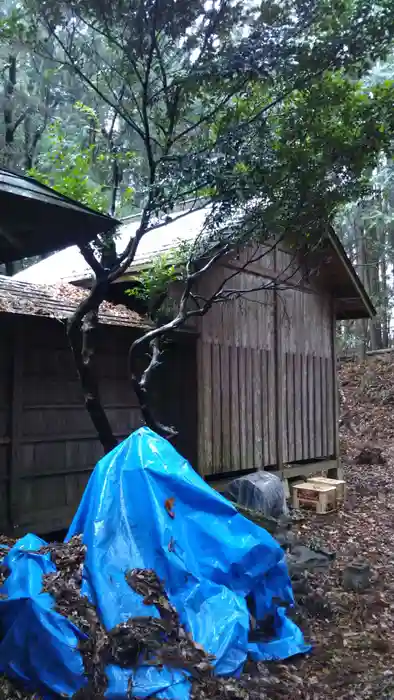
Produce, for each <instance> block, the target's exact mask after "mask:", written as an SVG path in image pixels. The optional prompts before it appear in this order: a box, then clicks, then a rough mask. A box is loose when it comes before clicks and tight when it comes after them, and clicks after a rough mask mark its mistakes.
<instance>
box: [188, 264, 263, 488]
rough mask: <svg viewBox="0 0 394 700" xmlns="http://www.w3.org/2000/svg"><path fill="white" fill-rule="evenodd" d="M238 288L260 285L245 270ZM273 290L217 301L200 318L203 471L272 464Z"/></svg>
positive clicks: (220, 273) (213, 281)
mask: <svg viewBox="0 0 394 700" xmlns="http://www.w3.org/2000/svg"><path fill="white" fill-rule="evenodd" d="M228 273H229V270H224V269H223V268H218V269H217V270H216V271H215V274H214V275H212V276H211V277H210V278H209V279H206V280H205V283H204V294H209V293H210V292H211V291H213V290H214V289H215V288H216V285H217V284H218V283H220V279H223V277H224V276H227V275H228ZM231 286H232V288H234V289H248V288H253V287H255V286H256V280H255V277H254V275H251V274H249V273H246V272H242V273H240V274H239V275H237V276H236V277H234V279H233V280H232V282H231ZM273 299H274V297H273V292H272V290H270V291H262V292H250V293H248V294H246V295H245V296H242V297H241V298H239V299H236V300H234V301H231V302H230V303H228V304H218V305H215V306H214V307H213V308H212V309H211V311H210V312H209V313H208V314H207V315H206V316H205V317H204V318H203V319H202V321H201V323H200V327H199V330H200V338H199V341H198V351H197V366H198V387H199V403H198V406H199V459H198V464H199V470H200V471H201V472H202V473H203V474H204V475H213V474H219V473H225V472H229V471H240V470H245V469H251V468H253V467H256V466H257V467H263V466H267V465H273V464H275V462H276V439H275V402H274V400H273V397H274V392H275V367H274V354H273V339H274V315H273Z"/></svg>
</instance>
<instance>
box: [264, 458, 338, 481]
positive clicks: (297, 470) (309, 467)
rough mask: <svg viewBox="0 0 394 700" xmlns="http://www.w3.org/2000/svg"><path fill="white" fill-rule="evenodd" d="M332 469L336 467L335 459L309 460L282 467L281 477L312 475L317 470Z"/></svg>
mask: <svg viewBox="0 0 394 700" xmlns="http://www.w3.org/2000/svg"><path fill="white" fill-rule="evenodd" d="M333 469H335V470H337V469H338V461H337V460H336V459H327V460H324V459H322V460H320V461H318V462H310V463H309V464H293V465H289V466H286V467H285V468H284V469H283V478H284V479H291V478H293V477H297V476H302V477H304V476H305V477H307V476H313V475H314V474H317V473H318V472H328V471H331V470H333ZM274 473H275V472H274Z"/></svg>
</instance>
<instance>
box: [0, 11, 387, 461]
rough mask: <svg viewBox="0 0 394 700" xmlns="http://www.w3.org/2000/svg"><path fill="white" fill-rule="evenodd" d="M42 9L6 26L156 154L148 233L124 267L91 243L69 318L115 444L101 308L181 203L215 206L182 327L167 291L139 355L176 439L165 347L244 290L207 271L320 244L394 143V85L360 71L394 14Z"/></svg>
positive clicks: (185, 283) (146, 172) (378, 49)
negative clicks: (156, 377) (161, 381)
mask: <svg viewBox="0 0 394 700" xmlns="http://www.w3.org/2000/svg"><path fill="white" fill-rule="evenodd" d="M29 8H30V12H31V14H30V15H29V16H28V18H27V19H26V18H25V17H24V16H23V15H22V16H19V15H18V13H14V14H13V15H12V16H10V17H9V18H8V20H7V21H6V22H4V23H3V32H4V33H5V34H7V33H8V35H9V36H10V37H15V36H18V37H19V41H20V42H22V43H23V44H24V45H27V46H29V47H30V48H31V50H34V52H35V53H36V55H37V56H40V57H41V58H44V59H45V60H50V61H52V62H53V65H55V66H57V67H58V68H59V69H60V68H62V69H64V71H66V72H67V74H70V73H71V74H72V75H73V76H74V77H75V78H78V80H79V81H80V85H81V86H83V88H84V91H85V92H86V95H88V98H87V99H84V100H83V102H84V103H85V104H86V103H88V104H90V103H91V101H92V100H98V101H99V102H100V104H101V106H105V109H106V110H107V118H106V119H105V120H104V122H102V124H103V127H104V130H105V133H106V134H107V133H108V128H110V129H111V125H112V124H113V127H112V128H113V131H112V136H114V135H115V132H116V134H118V133H122V132H123V129H124V130H125V132H126V133H127V134H128V137H129V138H130V142H131V141H132V139H133V140H134V143H135V151H136V152H137V153H138V154H141V160H140V167H139V169H138V173H135V174H134V175H133V177H134V178H135V183H136V186H135V193H136V199H138V202H140V203H141V205H142V213H141V220H140V225H139V228H138V230H137V232H136V233H135V235H134V236H133V237H132V238H131V239H130V241H129V242H128V244H127V246H126V248H125V250H124V251H123V253H122V254H121V255H119V256H118V257H117V259H116V260H114V261H113V263H112V265H111V266H110V267H109V268H108V267H105V266H104V265H103V264H102V262H100V260H99V259H98V258H97V257H96V255H95V253H94V250H93V248H92V247H89V246H88V247H86V248H84V249H83V250H82V253H83V255H84V256H85V259H86V260H87V262H88V263H89V265H90V266H91V268H92V270H93V271H94V273H95V282H94V284H93V287H92V290H91V292H90V294H89V296H88V298H87V299H86V300H85V301H84V302H83V303H82V304H81V305H80V307H79V308H78V310H77V312H76V313H75V315H74V316H73V318H72V319H71V321H70V324H69V336H70V341H71V345H72V348H73V352H74V357H75V361H76V365H77V368H78V371H79V375H80V378H81V382H82V386H83V389H84V393H85V398H86V404H87V407H88V409H89V411H90V414H91V417H92V419H93V422H94V424H95V426H96V428H97V431H98V434H99V436H100V439H101V441H102V444H103V446H104V448H105V449H106V450H108V449H110V448H111V447H113V446H114V444H115V441H114V437H113V433H112V430H111V426H110V425H109V422H108V420H107V417H106V415H105V412H104V410H103V408H102V406H101V403H100V400H99V396H98V392H97V390H96V387H97V383H96V380H95V377H94V376H93V374H92V370H91V365H90V359H91V357H92V354H93V352H94V347H93V345H92V342H91V338H92V337H93V335H92V334H93V331H94V328H95V325H96V324H97V313H98V309H99V307H100V304H101V303H102V301H103V300H104V299H106V298H108V297H109V296H110V293H111V285H112V284H113V283H114V282H115V281H116V280H119V278H120V277H122V275H123V273H124V272H125V271H126V270H127V269H128V267H129V266H130V264H131V263H132V262H133V260H134V257H135V255H136V252H137V250H138V246H139V244H140V242H141V240H142V239H143V237H144V236H145V235H146V233H147V232H148V231H150V230H152V228H157V227H160V226H161V225H163V224H164V223H165V222H166V221H167V218H168V216H169V215H171V216H172V217H174V218H176V217H178V216H182V215H183V214H181V213H179V212H178V213H176V210H177V207H179V206H180V205H181V206H182V205H185V204H186V203H188V204H187V206H188V209H189V210H190V208H192V209H193V208H194V209H197V208H200V207H202V206H203V205H204V204H206V201H207V199H208V201H209V202H210V205H211V207H210V213H209V216H208V217H207V218H206V221H205V226H204V228H203V230H202V232H201V236H200V237H199V243H198V245H195V246H192V250H187V251H183V259H182V260H179V259H177V263H182V265H181V272H178V271H177V270H178V268H176V270H175V272H174V269H173V268H172V267H171V266H169V267H168V266H167V268H166V269H168V270H169V275H168V278H167V282H171V280H172V279H173V276H174V275H175V277H176V278H177V279H178V281H180V282H181V283H182V291H181V294H180V301H178V304H177V306H176V309H175V312H174V316H173V318H172V319H171V320H169V321H162V320H160V317H158V315H157V312H158V310H159V308H160V304H162V303H163V300H164V298H165V296H166V294H167V292H168V289H167V287H166V289H165V293H163V288H161V289H160V290H159V291H160V293H159V294H158V295H157V294H156V296H155V295H154V298H153V299H152V297H151V296H150V295H149V294H148V296H149V303H148V304H147V308H146V310H147V312H148V311H149V312H150V315H151V318H152V321H153V322H154V323H155V327H154V328H153V329H152V330H151V331H149V332H148V333H146V334H145V335H144V336H143V337H142V338H140V339H139V340H138V341H137V342H136V343H134V344H133V346H132V347H131V349H130V374H131V378H132V381H133V385H134V388H135V390H136V393H137V396H138V397H139V399H140V403H141V407H142V410H143V413H144V416H145V419H146V421H147V423H148V424H150V425H151V426H152V427H154V428H155V429H157V430H159V431H161V432H164V433H165V434H168V430H167V429H166V428H165V427H163V426H161V425H160V424H159V423H158V422H157V421H156V420H155V419H154V417H153V416H152V414H151V411H150V408H149V402H148V386H149V382H150V379H151V376H152V372H153V371H154V369H155V367H157V364H158V362H159V359H160V357H161V351H162V342H163V340H164V338H165V337H166V336H167V335H168V334H169V333H170V332H173V331H174V330H176V329H178V328H180V327H181V326H182V325H183V324H184V323H185V322H187V321H188V319H190V318H192V317H193V316H201V315H203V314H205V313H207V312H208V311H209V309H210V308H211V306H212V304H213V303H217V302H225V301H228V300H229V299H231V298H233V297H234V293H233V291H232V286H233V285H232V284H231V283H232V280H231V279H228V280H226V281H225V283H224V284H222V285H221V286H220V288H219V289H217V290H216V291H215V292H214V293H213V295H212V296H211V297H210V298H209V299H202V298H201V297H199V296H198V294H197V293H196V290H197V288H198V284H199V282H200V280H201V278H202V276H203V275H205V274H206V273H208V272H209V270H210V269H211V268H212V266H213V265H214V264H215V263H217V262H218V261H219V260H220V259H221V258H223V257H224V256H226V255H228V254H229V253H230V252H231V251H232V250H233V249H234V248H235V247H236V246H239V245H245V244H251V243H253V242H254V243H255V244H256V245H257V246H258V245H259V244H260V243H262V242H264V241H267V239H268V238H270V237H272V235H273V234H275V235H276V236H279V237H282V236H284V235H288V234H289V232H292V235H293V237H294V239H295V247H296V248H297V249H298V248H302V249H305V248H306V247H308V246H314V245H318V244H319V239H320V236H321V235H322V231H323V230H324V227H325V226H326V225H327V222H328V221H329V220H330V219H331V218H332V216H333V214H334V211H335V209H336V207H337V206H338V205H339V204H340V203H342V202H343V201H346V199H348V198H350V197H353V196H354V195H355V194H356V193H360V186H362V185H363V184H364V181H363V173H364V171H365V168H366V167H370V168H371V167H373V166H374V164H375V161H376V155H377V153H378V152H379V150H380V149H386V150H387V149H388V148H389V147H390V137H389V132H388V130H391V131H392V128H393V123H392V120H393V115H392V109H391V105H392V99H393V86H392V85H391V84H385V85H378V86H376V87H375V88H373V89H370V90H365V89H363V88H362V86H360V85H359V84H358V82H357V78H358V77H360V76H361V75H362V74H363V72H365V70H366V69H367V68H368V67H370V65H371V61H374V60H377V59H378V58H380V57H384V56H385V53H386V52H387V51H388V49H389V47H390V45H391V40H392V36H393V32H394V7H393V5H392V3H391V2H388V1H387V2H381V3H380V4H379V6H375V5H372V6H371V7H370V6H367V5H366V4H365V3H364V2H358V1H356V0H355V1H353V0H352V1H350V0H341V1H340V2H334V3H332V2H326V1H325V0H310V2H297V1H294V2H288V3H277V4H275V3H269V4H268V3H263V4H262V5H260V4H259V5H256V4H255V3H245V2H239V1H237V0H233V1H229V0H218V1H215V0H214V1H213V2H212V3H210V4H207V3H206V2H199V1H194V0H193V1H192V2H190V0H189V2H187V3H184V2H182V1H179V0H178V1H177V2H175V1H174V2H168V1H164V0H127V1H126V0H120V2H117V3H112V2H109V1H108V2H107V1H106V0H104V1H103V2H100V3H99V2H97V0H73V1H71V2H58V1H56V2H55V0H44V2H40V3H35V2H34V1H33V0H31V2H29ZM108 125H110V126H108ZM108 142H109V144H110V151H111V153H112V155H115V151H113V150H111V149H112V144H111V139H109V141H108ZM133 150H134V149H133ZM115 170H116V169H115ZM115 170H114V172H115ZM202 197H203V198H205V199H204V200H202V199H201V198H202ZM190 200H192V204H190ZM257 249H258V248H257ZM134 291H135V290H131V293H130V294H127V295H125V297H124V299H123V303H124V304H125V305H128V306H133V304H135V303H136V296H138V294H139V293H140V292H141V288H140V287H139V288H138V287H137V294H134ZM148 291H149V290H148ZM157 291H158V290H157V287H156V288H155V292H157ZM141 293H142V297H144V298H146V290H142V292H141ZM241 293H242V290H238V291H237V295H239V294H241ZM139 301H141V300H139ZM144 345H145V346H146V347H147V348H149V351H150V361H149V363H148V366H147V367H146V368H145V369H144V370H143V371H142V372H139V371H138V369H137V366H136V362H135V359H136V353H137V351H138V348H139V347H140V346H144Z"/></svg>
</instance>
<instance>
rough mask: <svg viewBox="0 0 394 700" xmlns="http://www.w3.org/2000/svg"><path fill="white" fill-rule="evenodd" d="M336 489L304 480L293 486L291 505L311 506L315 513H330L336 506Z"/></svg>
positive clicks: (295, 506)
mask: <svg viewBox="0 0 394 700" xmlns="http://www.w3.org/2000/svg"><path fill="white" fill-rule="evenodd" d="M336 494H337V490H336V488H335V486H329V485H328V484H319V483H312V482H308V481H305V482H304V483H303V484H296V485H295V486H293V506H294V508H296V509H299V508H312V509H313V510H315V511H316V513H320V514H324V513H330V512H331V511H333V510H336V508H337V497H336Z"/></svg>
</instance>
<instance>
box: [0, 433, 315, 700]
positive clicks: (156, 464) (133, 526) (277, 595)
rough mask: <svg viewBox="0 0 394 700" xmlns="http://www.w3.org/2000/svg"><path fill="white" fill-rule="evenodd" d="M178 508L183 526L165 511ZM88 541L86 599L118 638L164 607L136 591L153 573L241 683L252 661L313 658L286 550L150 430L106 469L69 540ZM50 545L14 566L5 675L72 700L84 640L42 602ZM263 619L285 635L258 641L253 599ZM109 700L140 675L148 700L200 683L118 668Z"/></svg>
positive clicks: (91, 487) (30, 547)
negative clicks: (293, 617)
mask: <svg viewBox="0 0 394 700" xmlns="http://www.w3.org/2000/svg"><path fill="white" fill-rule="evenodd" d="M169 498H171V499H175V501H174V505H173V514H174V517H171V516H170V514H169V513H168V509H167V508H166V507H165V502H166V501H167V499H169ZM81 533H82V534H83V540H84V543H85V544H86V546H87V554H86V559H85V568H84V579H83V588H82V590H83V592H84V593H85V594H86V595H88V597H89V598H90V600H91V601H92V602H93V603H94V604H95V605H96V606H97V609H98V611H99V615H100V617H101V620H102V622H103V623H104V625H105V626H106V628H107V629H111V628H113V627H115V626H116V625H117V624H119V623H120V622H125V621H126V620H128V619H129V618H130V617H134V616H139V615H143V616H145V615H152V616H158V612H157V610H156V608H150V607H147V606H146V605H144V604H143V602H142V598H141V597H140V596H139V595H138V594H136V593H135V592H134V591H133V590H132V589H131V588H130V587H129V586H128V584H127V582H126V580H125V574H126V572H127V571H130V569H133V568H150V569H154V570H155V571H156V572H157V574H158V575H159V577H160V578H161V579H162V580H163V581H164V584H165V589H166V592H167V594H168V596H169V598H170V600H171V602H172V604H173V605H174V606H175V608H176V609H177V611H178V612H179V614H180V618H181V622H182V623H183V624H184V625H185V627H186V628H187V629H188V630H189V631H190V632H191V633H192V635H193V638H194V639H195V640H196V642H198V643H199V644H201V645H202V646H203V647H204V648H205V649H206V651H208V652H210V653H212V654H214V655H215V657H216V661H215V672H216V673H217V674H221V675H238V674H239V673H240V672H241V671H242V667H243V664H244V662H245V660H246V657H247V655H249V656H251V657H252V658H254V659H256V660H272V659H285V658H288V657H290V656H292V655H294V654H299V653H303V652H306V651H308V649H309V647H307V646H306V645H305V643H304V641H303V637H302V634H301V632H300V630H299V629H298V628H297V627H296V625H295V624H294V623H293V622H291V621H290V620H289V619H288V618H287V617H286V615H285V611H284V608H283V607H278V605H280V604H281V603H280V602H278V601H283V602H282V604H283V603H288V604H292V602H293V597H292V591H291V585H290V580H289V577H288V574H287V569H286V565H285V562H284V557H283V552H282V550H281V548H280V547H279V545H278V544H277V543H276V542H275V541H274V539H273V538H272V537H271V536H270V535H269V534H268V533H267V532H266V531H265V530H263V529H261V528H260V527H258V526H257V525H254V524H253V523H252V522H250V521H249V520H247V519H245V518H244V517H243V516H241V515H239V514H238V512H237V510H236V509H235V508H234V506H233V505H232V504H231V503H230V502H229V501H227V500H226V499H225V498H223V497H222V496H221V495H220V494H218V493H217V492H216V491H214V490H213V489H211V488H210V487H209V486H208V485H207V484H206V483H205V482H204V481H203V480H202V479H201V478H200V477H199V476H198V475H197V474H196V473H195V471H194V470H193V469H192V468H191V466H190V465H189V464H188V463H187V462H186V461H185V460H184V459H183V458H182V457H181V456H180V455H179V454H178V453H177V452H176V450H175V449H174V448H173V447H172V446H171V445H170V444H169V443H168V442H167V441H166V440H164V439H163V438H160V437H159V436H157V435H156V434H155V433H153V432H152V431H151V430H149V429H148V428H141V429H140V430H137V431H136V432H135V433H133V434H132V435H131V436H130V437H129V438H128V439H127V440H125V441H124V442H123V443H121V444H120V445H119V446H118V447H117V448H116V449H115V450H113V451H112V452H111V453H110V454H109V455H106V456H105V457H104V458H103V459H102V460H101V461H100V462H99V463H98V464H97V466H96V468H95V470H94V472H93V474H92V476H91V478H90V481H89V483H88V486H87V488H86V490H85V493H84V495H83V498H82V501H81V503H80V506H79V509H78V511H77V513H76V515H75V518H74V521H73V523H72V525H71V528H70V530H69V533H68V535H67V538H71V537H72V536H73V535H76V534H81ZM43 544H44V542H43V541H42V540H40V539H39V538H37V537H35V536H34V535H27V536H26V537H24V538H23V539H21V540H19V542H18V543H17V544H16V545H15V546H14V547H13V548H12V550H11V551H10V552H9V554H8V555H7V557H6V559H5V561H4V563H5V564H6V565H7V566H8V567H9V569H10V570H11V575H10V576H9V577H8V579H7V580H6V582H5V584H4V586H3V587H2V589H1V590H0V592H1V593H4V594H6V596H7V597H4V598H1V596H0V633H1V637H0V639H1V642H0V672H2V673H5V674H7V675H8V676H10V677H14V678H17V679H19V680H21V681H22V682H23V683H24V685H25V686H26V687H27V688H30V689H34V690H37V691H38V692H41V694H42V695H43V696H44V697H45V698H52V697H54V696H56V694H63V696H71V695H72V694H73V693H74V692H76V691H77V690H78V689H79V688H80V687H82V686H83V685H84V683H85V679H84V675H83V665H82V659H81V656H80V653H79V651H78V650H77V646H78V642H79V639H80V638H81V637H82V636H83V635H82V633H81V632H80V631H79V630H78V629H77V628H76V627H75V626H74V625H73V624H72V623H71V622H69V621H68V620H67V619H65V618H64V617H62V616H61V615H59V614H58V613H56V612H55V610H54V605H53V601H52V599H51V596H50V595H49V594H46V593H41V590H42V575H43V574H44V573H48V572H50V571H54V570H55V566H54V564H53V563H52V562H51V561H50V558H49V555H42V554H38V553H37V549H39V548H40V547H41V546H42V545H43ZM248 595H252V596H254V599H255V605H256V617H257V619H263V618H264V617H265V616H266V615H268V614H272V615H273V620H274V628H275V637H274V638H273V639H270V640H269V641H266V642H259V643H251V642H249V641H248V634H249V612H248V608H247V604H246V597H247V596H248ZM107 675H108V678H109V686H108V690H107V696H108V698H113V699H116V698H123V699H124V698H126V697H127V687H128V681H129V678H130V675H132V676H133V693H134V694H135V695H136V696H138V697H141V698H143V697H148V696H150V695H152V694H153V693H154V694H155V695H156V696H157V697H161V698H168V699H169V700H171V699H172V700H187V698H188V696H189V690H190V683H189V681H188V680H187V678H186V677H185V674H184V673H183V672H180V671H175V670H172V669H166V668H164V669H162V670H160V669H159V668H157V667H154V666H152V667H145V666H144V667H141V668H138V669H137V670H135V671H128V670H124V669H120V668H116V667H111V668H108V669H107Z"/></svg>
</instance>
